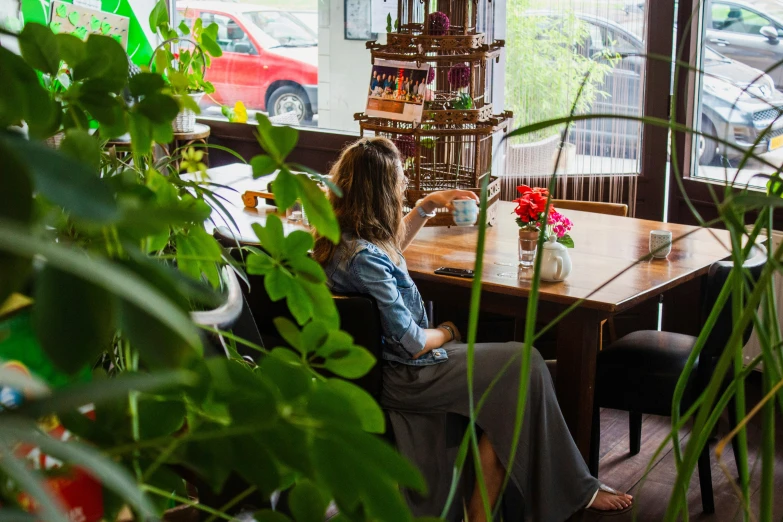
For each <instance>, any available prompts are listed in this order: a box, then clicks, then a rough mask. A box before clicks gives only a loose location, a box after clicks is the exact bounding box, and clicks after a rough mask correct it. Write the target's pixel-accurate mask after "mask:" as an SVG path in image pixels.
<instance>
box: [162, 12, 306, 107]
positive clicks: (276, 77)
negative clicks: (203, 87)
mask: <svg viewBox="0 0 783 522" xmlns="http://www.w3.org/2000/svg"><path fill="white" fill-rule="evenodd" d="M177 10H178V12H179V16H180V17H181V18H182V19H184V20H185V21H186V23H188V24H189V25H190V24H192V23H193V20H195V19H196V18H201V19H202V20H203V23H204V25H205V26H206V25H207V24H209V23H212V22H215V23H216V24H217V25H218V41H217V43H218V45H220V47H221V48H222V49H223V56H222V57H220V58H217V59H214V60H212V64H211V66H210V68H209V69H208V70H207V73H206V79H207V80H208V81H210V82H212V84H213V85H214V86H215V92H214V94H212V98H214V100H215V101H216V102H217V103H220V104H231V105H233V104H234V103H235V102H236V101H239V100H241V101H242V102H243V103H244V104H245V106H246V107H247V108H248V109H255V110H261V111H266V112H267V113H269V115H270V116H277V115H280V114H284V113H288V112H293V113H294V114H295V115H296V117H297V119H298V120H299V121H300V122H303V121H306V120H310V119H312V117H313V115H314V114H316V113H317V112H318V40H317V37H316V35H315V34H314V33H313V32H312V31H310V30H309V29H308V28H307V27H306V26H305V25H304V24H303V23H302V22H300V21H299V20H298V19H296V18H295V17H293V16H292V15H290V14H289V13H287V12H285V11H281V10H278V9H271V8H266V7H262V6H260V5H257V4H242V3H231V2H219V1H217V2H208V1H193V2H179V3H177ZM205 99H206V98H205Z"/></svg>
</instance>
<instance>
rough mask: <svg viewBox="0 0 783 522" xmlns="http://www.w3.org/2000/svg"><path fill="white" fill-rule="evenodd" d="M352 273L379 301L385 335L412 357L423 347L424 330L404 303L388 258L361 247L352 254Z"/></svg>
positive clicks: (367, 292)
mask: <svg viewBox="0 0 783 522" xmlns="http://www.w3.org/2000/svg"><path fill="white" fill-rule="evenodd" d="M351 273H352V274H353V276H354V277H355V278H356V281H357V283H358V286H359V287H360V288H361V289H362V293H366V294H368V295H371V296H372V297H373V298H374V299H375V301H376V302H377V303H378V309H379V311H380V313H381V325H382V327H383V333H384V336H385V337H387V338H389V339H390V340H392V341H394V342H395V343H397V344H400V345H401V346H402V347H403V348H404V349H405V351H406V352H408V353H409V354H410V355H411V357H413V356H414V355H416V354H417V353H419V352H420V351H421V350H423V349H424V343H425V341H426V334H425V333H424V329H423V328H421V327H420V326H419V325H418V324H416V321H414V320H413V316H412V315H411V313H410V311H409V310H408V308H407V307H406V306H405V302H404V301H403V299H402V295H401V294H400V290H399V289H398V288H397V280H396V278H395V277H394V265H393V264H392V262H391V260H390V259H388V258H386V257H385V256H381V255H378V254H374V253H373V252H370V251H368V250H364V251H362V252H359V253H358V254H357V255H356V256H355V257H354V259H353V262H352V263H351Z"/></svg>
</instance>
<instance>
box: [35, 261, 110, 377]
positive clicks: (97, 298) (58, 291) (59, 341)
mask: <svg viewBox="0 0 783 522" xmlns="http://www.w3.org/2000/svg"><path fill="white" fill-rule="evenodd" d="M114 312H115V299H114V297H113V296H112V295H111V294H110V293H109V292H107V291H106V290H105V289H104V288H102V287H100V286H97V285H95V284H93V283H91V282H89V281H87V280H85V279H82V278H80V277H77V276H75V275H73V274H70V273H68V272H64V271H62V270H60V269H58V268H55V267H53V266H49V265H47V266H45V267H44V268H43V270H41V272H40V273H39V274H38V277H37V278H36V285H35V306H34V307H33V324H34V325H35V333H36V335H37V336H38V341H39V342H40V343H41V347H42V348H43V349H44V351H45V352H46V354H47V355H48V356H49V358H50V359H51V360H52V362H53V363H54V364H55V365H56V366H57V367H58V368H60V369H61V370H63V371H66V372H68V373H76V372H78V371H79V370H81V369H83V368H84V367H85V366H86V365H89V364H93V363H94V362H95V361H96V360H97V358H98V355H100V354H101V353H103V352H104V351H106V350H108V349H110V348H111V342H112V338H113V336H114V331H115V323H114Z"/></svg>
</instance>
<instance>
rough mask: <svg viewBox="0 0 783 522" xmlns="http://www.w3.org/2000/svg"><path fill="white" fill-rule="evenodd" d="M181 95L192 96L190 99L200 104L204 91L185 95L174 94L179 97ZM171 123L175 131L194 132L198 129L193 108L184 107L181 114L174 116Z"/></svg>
mask: <svg viewBox="0 0 783 522" xmlns="http://www.w3.org/2000/svg"><path fill="white" fill-rule="evenodd" d="M180 96H190V99H191V100H193V101H194V102H196V105H198V104H199V103H200V102H201V98H203V97H204V93H203V92H194V93H191V94H185V95H181V94H175V95H174V97H175V98H179V97H180ZM171 125H172V127H173V128H174V132H193V131H194V130H195V129H196V113H195V112H193V110H191V109H182V110H181V111H179V114H177V117H176V118H174V121H173V122H172V124H171Z"/></svg>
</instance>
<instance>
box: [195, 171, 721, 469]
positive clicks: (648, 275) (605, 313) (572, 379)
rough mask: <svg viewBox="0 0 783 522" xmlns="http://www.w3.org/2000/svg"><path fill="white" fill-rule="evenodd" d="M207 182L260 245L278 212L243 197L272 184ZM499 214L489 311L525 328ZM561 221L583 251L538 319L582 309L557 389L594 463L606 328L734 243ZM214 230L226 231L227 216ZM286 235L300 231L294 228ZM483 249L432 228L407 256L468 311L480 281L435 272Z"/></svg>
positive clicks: (508, 239)
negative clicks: (660, 240) (658, 242)
mask: <svg viewBox="0 0 783 522" xmlns="http://www.w3.org/2000/svg"><path fill="white" fill-rule="evenodd" d="M209 173H210V177H211V181H212V182H215V183H221V184H225V185H228V186H230V187H232V188H233V189H235V190H237V191H238V192H230V191H227V190H224V189H222V190H219V192H220V193H221V195H223V196H225V197H226V198H227V199H228V201H229V203H230V204H227V207H228V208H229V209H231V210H230V212H231V215H232V217H233V218H234V219H235V220H236V223H237V226H238V228H239V236H240V237H243V238H244V237H247V238H252V237H254V236H253V233H252V229H251V225H252V223H263V222H264V220H265V216H266V215H267V214H268V213H270V212H275V209H274V208H272V207H267V206H265V205H264V203H263V201H260V202H259V206H258V208H256V209H248V208H243V205H242V199H241V193H242V192H243V191H244V190H264V189H265V188H266V183H267V182H268V180H269V179H271V178H273V176H271V177H267V178H263V179H259V180H253V179H252V177H251V171H250V168H249V167H248V166H246V165H240V164H237V165H227V166H225V167H219V168H214V169H210V170H209ZM499 205H500V207H499V209H498V214H497V215H498V218H497V222H496V224H495V226H492V227H489V228H488V229H487V234H486V243H485V251H484V266H483V269H482V273H481V279H482V295H481V308H482V309H483V310H486V311H489V312H495V313H500V314H503V315H507V316H512V317H515V318H516V319H517V320H518V323H520V324H521V323H522V322H523V321H524V318H525V313H526V305H527V300H528V296H529V292H530V287H531V281H530V277H529V275H530V272H529V271H520V270H518V269H517V265H518V253H517V243H518V241H517V238H518V230H519V228H518V227H517V225H516V223H515V222H514V215H513V209H514V204H513V203H509V202H500V203H499ZM562 213H563V214H564V215H565V216H567V217H568V218H569V219H571V221H573V222H574V228H573V230H572V231H571V236H572V237H573V239H574V243H575V245H576V246H575V248H573V249H569V254H570V255H571V261H572V266H573V268H572V271H571V273H570V275H569V276H568V278H567V279H566V280H565V281H563V282H557V283H549V282H542V283H541V285H540V293H539V303H538V306H537V309H536V314H537V319H538V322H539V324H540V323H542V322H546V321H551V320H552V319H554V318H556V317H557V316H559V315H560V314H561V313H562V312H563V311H564V310H566V309H567V308H569V307H571V306H572V305H574V304H577V303H578V304H577V306H575V307H574V308H573V309H572V311H571V312H570V313H568V315H566V316H565V317H563V318H562V319H561V320H560V321H559V323H558V325H557V327H556V335H557V379H556V384H555V386H556V390H557V396H558V400H559V402H560V408H561V410H562V412H563V416H564V417H565V419H566V422H567V424H568V426H569V428H570V430H571V434H572V435H573V437H574V440H575V441H576V444H577V446H578V447H579V450H580V451H581V452H582V455H583V456H585V457H586V456H587V454H588V450H589V447H590V434H591V431H590V430H591V423H592V408H593V391H594V381H595V363H596V357H597V353H598V350H599V347H600V336H601V325H602V323H603V322H604V321H605V320H606V319H607V318H609V317H610V316H612V315H613V314H616V313H619V312H623V311H625V310H628V309H629V308H631V307H633V306H635V305H637V304H639V303H641V302H643V301H646V300H648V299H650V298H653V297H656V296H658V295H660V294H661V293H663V292H664V291H666V290H669V289H671V288H674V287H676V286H678V285H681V284H683V283H685V282H687V281H690V280H692V279H694V278H696V277H699V276H702V275H704V274H706V273H707V270H708V269H709V266H710V265H711V264H712V263H714V262H715V261H718V260H720V259H723V258H725V257H726V256H727V255H728V254H729V251H728V248H727V245H728V235H727V233H726V232H725V231H722V230H706V229H698V228H696V227H692V226H688V225H680V224H674V223H662V222H657V221H649V220H642V219H634V218H629V217H619V216H609V215H602V214H594V213H589V212H580V211H575V210H563V211H562ZM216 221H218V223H217V224H219V225H224V226H225V222H223V221H222V220H221V218H220V217H218V218H216ZM284 221H285V219H284ZM285 228H286V229H288V230H292V229H295V228H301V227H300V225H295V224H290V223H286V224H285ZM659 229H660V230H669V231H671V232H672V234H673V237H674V244H673V246H672V252H671V254H669V256H668V257H667V258H665V259H644V258H645V256H646V255H647V254H648V253H649V236H650V231H651V230H659ZM477 243H478V228H477V227H457V226H453V227H425V228H423V229H422V230H421V231H420V232H419V234H418V235H417V236H416V239H415V240H414V241H413V242H412V243H411V245H410V246H409V247H408V248H407V249H406V250H405V259H406V262H407V265H408V271H409V272H410V275H411V277H412V278H413V279H414V281H416V284H417V286H418V287H419V289H420V291H421V293H422V295H423V296H424V297H425V298H426V299H431V300H433V301H448V302H452V303H453V302H463V303H465V305H466V306H467V304H468V300H469V296H470V287H471V285H472V281H471V280H469V279H461V278H457V277H450V276H442V275H437V274H435V273H434V271H435V269H437V268H439V267H443V266H446V267H453V268H468V269H473V268H474V264H475V261H476V249H477ZM648 257H649V256H648ZM640 259H641V261H639V260H640Z"/></svg>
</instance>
